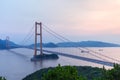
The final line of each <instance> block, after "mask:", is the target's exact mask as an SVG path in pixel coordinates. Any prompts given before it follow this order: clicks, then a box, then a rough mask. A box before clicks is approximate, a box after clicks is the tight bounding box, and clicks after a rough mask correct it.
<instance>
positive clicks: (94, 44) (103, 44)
mask: <svg viewBox="0 0 120 80" xmlns="http://www.w3.org/2000/svg"><path fill="white" fill-rule="evenodd" d="M9 45H10V49H12V48H25V47H26V48H28V47H29V48H34V44H31V45H29V46H22V45H21V46H20V45H17V44H15V43H14V42H12V41H9ZM39 46H40V43H37V47H39ZM42 46H43V47H46V48H57V47H120V45H119V44H114V43H108V42H101V41H81V42H61V43H56V44H55V43H52V42H50V43H43V44H42ZM2 49H8V48H7V47H6V40H1V39H0V50H2Z"/></svg>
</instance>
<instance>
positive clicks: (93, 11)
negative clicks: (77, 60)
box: [0, 0, 120, 44]
mask: <svg viewBox="0 0 120 80" xmlns="http://www.w3.org/2000/svg"><path fill="white" fill-rule="evenodd" d="M35 21H39V22H40V21H41V22H42V23H44V24H46V25H47V26H49V28H51V29H52V30H54V31H56V32H57V33H58V34H61V35H63V36H65V37H67V38H69V39H70V40H72V41H83V40H94V41H95V40H97V41H105V42H113V43H118V44H120V0H52V1H51V0H1V1H0V38H1V39H5V38H6V36H10V39H11V40H12V41H15V42H17V43H19V42H20V41H21V40H23V38H24V37H25V36H26V35H27V33H28V32H29V30H30V29H31V27H33V26H34V22H35ZM43 41H44V42H52V41H54V42H59V41H57V40H56V39H54V38H51V36H50V35H48V34H47V33H46V32H44V37H43Z"/></svg>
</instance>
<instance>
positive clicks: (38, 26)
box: [34, 22, 43, 56]
mask: <svg viewBox="0 0 120 80" xmlns="http://www.w3.org/2000/svg"><path fill="white" fill-rule="evenodd" d="M38 37H40V38H38ZM38 39H39V40H40V55H43V51H42V23H41V22H40V23H38V22H35V45H34V51H35V52H34V56H36V55H37V41H38Z"/></svg>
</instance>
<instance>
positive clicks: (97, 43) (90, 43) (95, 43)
mask: <svg viewBox="0 0 120 80" xmlns="http://www.w3.org/2000/svg"><path fill="white" fill-rule="evenodd" d="M57 46H59V47H120V45H119V44H114V43H108V42H101V41H81V42H62V43H58V44H57Z"/></svg>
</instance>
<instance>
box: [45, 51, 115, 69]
mask: <svg viewBox="0 0 120 80" xmlns="http://www.w3.org/2000/svg"><path fill="white" fill-rule="evenodd" d="M43 51H44V52H47V53H53V54H58V55H61V56H65V57H69V58H74V59H79V60H84V61H88V62H92V63H97V64H102V65H106V66H110V67H113V63H112V62H108V61H103V60H97V59H91V58H87V57H82V56H76V55H71V54H67V53H62V52H55V51H49V50H43Z"/></svg>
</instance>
